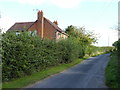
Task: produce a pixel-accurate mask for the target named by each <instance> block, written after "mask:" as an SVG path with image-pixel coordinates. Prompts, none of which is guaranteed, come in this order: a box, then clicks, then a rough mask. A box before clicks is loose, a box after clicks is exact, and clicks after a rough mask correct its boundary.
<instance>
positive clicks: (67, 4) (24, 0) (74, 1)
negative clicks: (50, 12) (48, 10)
mask: <svg viewBox="0 0 120 90" xmlns="http://www.w3.org/2000/svg"><path fill="white" fill-rule="evenodd" d="M0 1H9V2H10V1H11V2H18V3H21V4H30V5H41V4H43V3H49V4H53V5H56V6H58V7H60V8H74V7H76V6H78V5H79V4H80V3H81V2H116V1H117V2H118V1H119V0H0Z"/></svg>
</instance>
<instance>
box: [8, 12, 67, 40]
mask: <svg viewBox="0 0 120 90" xmlns="http://www.w3.org/2000/svg"><path fill="white" fill-rule="evenodd" d="M9 31H15V32H16V33H18V32H21V31H29V32H30V33H31V32H35V33H36V34H37V35H38V36H40V37H41V38H48V39H52V40H58V39H60V38H63V39H65V38H67V37H68V34H66V33H65V32H64V31H63V30H62V29H60V28H59V27H58V22H57V21H54V22H51V21H50V20H49V19H47V18H45V17H44V16H43V11H38V14H37V20H36V21H35V22H18V23H15V24H14V25H13V26H12V27H11V28H9V29H8V32H9Z"/></svg>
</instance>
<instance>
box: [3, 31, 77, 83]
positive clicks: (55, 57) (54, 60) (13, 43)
mask: <svg viewBox="0 0 120 90" xmlns="http://www.w3.org/2000/svg"><path fill="white" fill-rule="evenodd" d="M2 45H3V46H2V47H3V51H2V61H3V62H2V64H3V81H9V80H12V79H14V78H19V77H23V76H26V75H31V74H32V73H34V72H37V71H40V70H43V69H45V68H47V67H50V66H55V65H58V64H61V63H69V62H72V60H74V59H76V58H78V57H79V56H78V55H79V53H78V52H79V51H78V48H79V46H78V45H77V44H76V42H74V41H73V39H70V38H69V39H66V40H61V41H59V42H58V43H56V42H55V41H52V40H47V39H46V40H43V39H40V38H39V37H38V36H30V35H28V33H27V32H23V33H21V34H19V35H16V34H15V33H14V32H8V33H6V34H3V39H2Z"/></svg>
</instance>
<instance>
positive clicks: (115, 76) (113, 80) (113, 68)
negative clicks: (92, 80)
mask: <svg viewBox="0 0 120 90" xmlns="http://www.w3.org/2000/svg"><path fill="white" fill-rule="evenodd" d="M119 69H120V68H119V66H118V56H117V53H116V52H113V53H112V55H111V57H110V61H109V63H108V65H107V67H106V72H105V76H106V85H107V86H108V87H110V88H120V83H118V82H119V73H118V70H119Z"/></svg>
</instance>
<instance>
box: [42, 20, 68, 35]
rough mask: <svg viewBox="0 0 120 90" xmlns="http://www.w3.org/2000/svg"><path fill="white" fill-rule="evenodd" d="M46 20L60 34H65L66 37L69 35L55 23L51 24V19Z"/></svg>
mask: <svg viewBox="0 0 120 90" xmlns="http://www.w3.org/2000/svg"><path fill="white" fill-rule="evenodd" d="M44 20H46V21H47V22H48V23H49V24H51V25H52V26H53V27H54V28H55V29H56V30H58V31H59V32H61V33H63V34H65V35H68V34H66V33H65V32H64V31H63V30H62V29H60V28H59V27H58V26H57V25H56V24H55V23H53V22H51V21H50V20H49V19H47V18H44Z"/></svg>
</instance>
